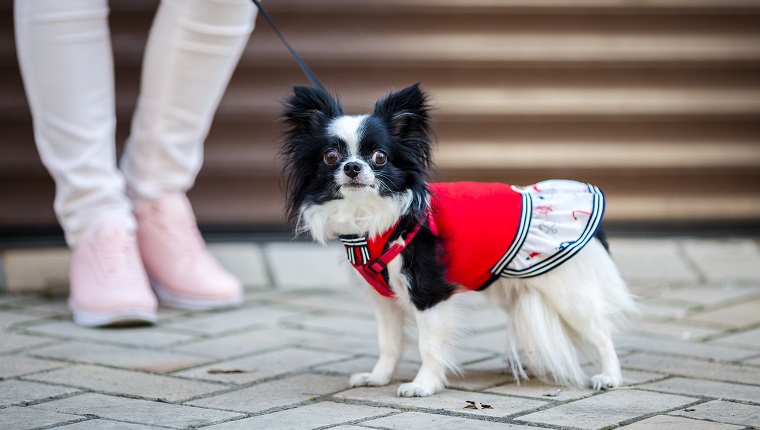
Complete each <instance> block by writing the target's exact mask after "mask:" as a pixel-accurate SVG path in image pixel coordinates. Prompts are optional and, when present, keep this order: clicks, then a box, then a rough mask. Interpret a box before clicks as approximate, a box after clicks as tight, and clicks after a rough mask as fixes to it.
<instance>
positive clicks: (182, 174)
mask: <svg viewBox="0 0 760 430" xmlns="http://www.w3.org/2000/svg"><path fill="white" fill-rule="evenodd" d="M14 7H15V10H14V13H15V30H16V44H17V51H18V58H19V64H20V66H21V72H22V76H23V80H24V86H25V88H26V93H27V98H28V100H29V106H30V108H31V112H32V117H33V120H34V136H35V140H36V144H37V148H38V150H39V153H40V158H41V159H42V162H43V164H44V165H45V167H46V168H47V169H48V171H49V172H50V174H51V176H52V177H53V179H54V181H55V184H56V195H55V202H54V209H55V213H56V216H57V217H58V220H59V222H60V224H61V226H62V227H63V230H64V232H65V233H66V241H67V243H68V244H69V245H70V246H74V245H75V244H76V243H77V241H78V240H80V239H81V238H82V236H83V235H84V234H85V233H86V232H87V229H88V228H90V227H91V226H93V225H94V224H96V223H97V222H98V221H100V220H101V219H105V218H110V219H120V220H122V221H123V223H124V225H125V226H126V227H127V228H128V229H130V230H133V229H134V228H135V219H134V216H133V214H132V208H133V205H135V204H140V202H143V201H150V200H154V199H156V198H158V197H160V196H161V195H163V194H165V193H168V192H176V191H182V192H185V191H187V190H188V189H189V188H190V187H192V185H193V183H194V181H195V177H196V175H197V174H198V171H199V170H200V167H201V164H202V163H203V141H204V140H205V138H206V136H207V134H208V130H209V127H210V124H211V120H212V118H213V116H214V113H215V111H216V108H217V106H218V105H219V101H220V99H221V97H222V94H223V93H224V90H225V89H226V87H227V83H228V82H229V79H230V76H231V75H232V72H233V70H234V68H235V66H236V65H237V63H238V60H239V59H240V56H241V54H242V52H243V49H244V48H245V45H246V43H247V42H248V38H249V36H250V34H251V32H252V31H253V26H254V19H255V15H256V8H255V7H254V6H253V4H252V3H251V2H250V0H162V2H161V4H160V6H159V9H158V12H157V14H156V17H155V20H154V22H153V26H152V28H151V31H150V35H149V37H148V44H147V47H146V51H145V57H144V60H143V69H142V81H141V83H140V95H139V99H138V102H137V109H136V111H135V113H134V116H133V119H132V128H131V134H130V137H129V138H128V140H127V142H126V145H125V150H124V154H123V156H122V158H121V163H120V166H121V169H119V168H117V165H116V151H115V136H114V130H115V125H116V115H115V107H114V77H113V74H114V71H113V54H112V52H111V40H110V33H109V29H108V13H109V9H108V1H107V0H16V2H15V5H14Z"/></svg>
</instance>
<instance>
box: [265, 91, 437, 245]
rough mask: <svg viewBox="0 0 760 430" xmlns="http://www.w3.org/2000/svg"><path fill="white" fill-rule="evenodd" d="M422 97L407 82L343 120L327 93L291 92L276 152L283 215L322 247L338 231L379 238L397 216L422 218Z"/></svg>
mask: <svg viewBox="0 0 760 430" xmlns="http://www.w3.org/2000/svg"><path fill="white" fill-rule="evenodd" d="M428 110H429V108H428V103H427V96H426V94H425V93H424V92H422V91H421V90H420V88H419V85H412V86H410V87H407V88H404V89H403V90H401V91H398V92H392V93H390V94H389V95H388V96H386V97H385V98H383V99H381V100H379V101H378V102H377V103H376V104H375V109H374V112H373V113H372V114H368V115H345V114H344V113H343V109H342V107H341V105H340V103H339V101H337V100H336V99H335V98H333V97H332V96H331V95H330V94H328V93H326V92H324V91H321V90H318V89H315V88H310V87H301V86H298V87H295V88H294V89H293V95H292V96H291V98H290V99H289V101H288V103H287V105H286V109H285V113H284V118H285V123H286V125H287V127H288V128H287V131H286V134H285V143H284V145H283V148H282V151H281V153H280V154H281V157H282V159H283V161H284V165H285V167H284V174H285V178H286V182H287V217H288V220H289V221H291V222H292V223H293V224H294V225H296V226H297V230H298V231H299V232H307V231H308V232H309V233H311V235H312V237H314V239H316V240H318V241H321V242H324V241H326V240H327V239H331V238H333V237H335V236H336V235H339V234H370V235H375V234H378V233H380V232H382V231H384V230H386V229H388V228H390V227H391V226H392V225H393V224H394V223H395V222H396V221H397V220H398V218H399V217H400V216H402V215H407V216H409V215H411V216H414V217H420V218H421V217H422V216H424V211H425V210H426V206H427V186H426V183H425V179H426V177H427V172H428V169H429V167H430V162H431V160H430V157H431V154H430V153H431V144H432V131H431V127H430V116H429V114H428Z"/></svg>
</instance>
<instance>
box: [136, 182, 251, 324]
mask: <svg viewBox="0 0 760 430" xmlns="http://www.w3.org/2000/svg"><path fill="white" fill-rule="evenodd" d="M135 215H136V217H137V243H138V244H139V247H140V255H142V259H143V263H144V264H145V268H146V269H147V271H148V276H149V278H150V281H151V284H152V286H153V291H155V292H156V295H157V296H158V300H159V302H160V303H161V304H162V305H166V306H169V307H173V308H179V309H191V310H205V309H216V308H224V307H231V306H236V305H239V304H240V303H241V302H242V301H243V286H242V285H241V283H240V281H239V280H238V279H237V278H235V277H234V276H233V275H232V274H230V273H229V272H228V271H227V270H225V269H224V268H223V267H222V266H221V265H219V263H218V262H217V261H216V259H214V257H213V256H212V255H211V253H210V252H209V250H208V248H206V244H205V243H204V242H203V238H202V237H201V234H200V232H199V231H198V226H197V224H196V221H195V216H194V215H193V209H192V207H190V202H189V201H188V200H187V197H186V196H185V195H184V194H182V193H172V194H167V195H165V196H164V197H162V198H160V199H158V200H157V201H155V202H152V203H150V204H147V205H145V206H143V207H139V208H137V210H136V211H135Z"/></svg>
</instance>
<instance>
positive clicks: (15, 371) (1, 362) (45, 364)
mask: <svg viewBox="0 0 760 430" xmlns="http://www.w3.org/2000/svg"><path fill="white" fill-rule="evenodd" d="M66 366H68V365H67V364H66V363H58V362H55V361H48V360H40V359H37V358H32V357H26V356H23V355H7V356H0V379H1V378H5V379H7V378H12V377H14V376H22V375H28V374H30V373H35V372H41V371H43V370H50V369H57V368H60V367H66Z"/></svg>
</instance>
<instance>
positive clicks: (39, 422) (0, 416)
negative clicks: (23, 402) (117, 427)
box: [0, 406, 87, 430]
mask: <svg viewBox="0 0 760 430" xmlns="http://www.w3.org/2000/svg"><path fill="white" fill-rule="evenodd" d="M85 419H87V417H83V416H77V415H71V414H62V413H58V412H53V411H41V410H38V409H32V408H20V407H17V406H12V407H10V408H5V409H0V422H2V423H3V428H6V429H13V430H26V429H38V428H40V427H48V426H53V425H56V424H64V423H70V422H74V421H81V420H85Z"/></svg>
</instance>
